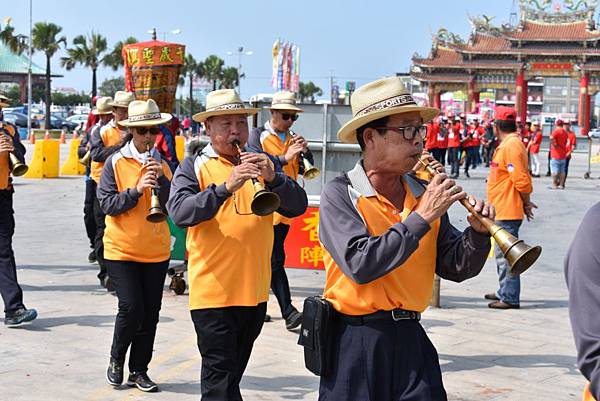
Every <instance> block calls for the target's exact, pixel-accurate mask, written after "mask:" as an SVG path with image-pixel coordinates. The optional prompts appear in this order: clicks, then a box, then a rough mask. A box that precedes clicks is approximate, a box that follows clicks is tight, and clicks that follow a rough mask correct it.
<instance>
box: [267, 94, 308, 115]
mask: <svg viewBox="0 0 600 401" xmlns="http://www.w3.org/2000/svg"><path fill="white" fill-rule="evenodd" d="M267 108H268V109H270V110H281V111H295V112H296V113H302V112H303V111H304V110H302V109H301V108H300V107H298V106H296V95H294V92H288V91H283V92H277V93H275V94H274V95H273V100H272V101H271V107H267Z"/></svg>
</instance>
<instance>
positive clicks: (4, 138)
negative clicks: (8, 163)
mask: <svg viewBox="0 0 600 401" xmlns="http://www.w3.org/2000/svg"><path fill="white" fill-rule="evenodd" d="M14 151H15V147H14V145H13V141H12V138H9V137H8V135H2V134H0V152H14Z"/></svg>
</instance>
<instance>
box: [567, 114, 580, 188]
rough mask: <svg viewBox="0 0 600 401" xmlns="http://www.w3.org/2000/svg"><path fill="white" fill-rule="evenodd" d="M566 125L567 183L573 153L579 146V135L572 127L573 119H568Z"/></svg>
mask: <svg viewBox="0 0 600 401" xmlns="http://www.w3.org/2000/svg"><path fill="white" fill-rule="evenodd" d="M564 127H565V131H567V158H566V159H565V160H566V163H565V184H566V182H567V176H568V175H569V163H570V162H571V156H572V154H573V151H574V150H575V148H576V147H577V135H576V134H575V132H573V130H572V129H571V121H569V120H566V121H565V124H564Z"/></svg>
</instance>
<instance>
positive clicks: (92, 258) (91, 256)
mask: <svg viewBox="0 0 600 401" xmlns="http://www.w3.org/2000/svg"><path fill="white" fill-rule="evenodd" d="M88 262H90V263H96V262H97V260H96V252H94V251H91V252H90V254H89V255H88Z"/></svg>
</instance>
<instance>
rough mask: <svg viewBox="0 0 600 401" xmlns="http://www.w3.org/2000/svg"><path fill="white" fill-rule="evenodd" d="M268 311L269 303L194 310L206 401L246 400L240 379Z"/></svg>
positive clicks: (203, 396) (192, 312) (203, 392)
mask: <svg viewBox="0 0 600 401" xmlns="http://www.w3.org/2000/svg"><path fill="white" fill-rule="evenodd" d="M266 312H267V303H266V302H264V303H262V304H259V305H257V306H230V307H225V308H209V309H195V310H193V311H191V315H192V321H193V322H194V328H195V329H196V336H197V340H198V350H199V351H200V355H202V371H201V373H200V390H201V392H202V401H241V400H242V395H241V393H240V380H242V376H243V374H244V371H245V370H246V366H247V365H248V360H249V359H250V353H251V352H252V346H253V345H254V341H255V340H256V338H257V337H258V335H259V334H260V331H261V329H262V326H263V323H264V320H265V314H266Z"/></svg>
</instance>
